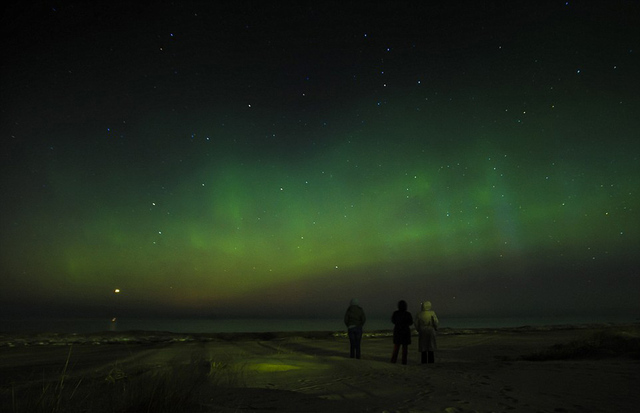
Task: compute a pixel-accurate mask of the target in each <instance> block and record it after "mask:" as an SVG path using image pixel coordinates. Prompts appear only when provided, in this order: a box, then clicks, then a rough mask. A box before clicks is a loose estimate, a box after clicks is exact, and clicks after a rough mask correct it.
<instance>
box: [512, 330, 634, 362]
mask: <svg viewBox="0 0 640 413" xmlns="http://www.w3.org/2000/svg"><path fill="white" fill-rule="evenodd" d="M612 357H628V358H632V359H634V360H640V336H639V335H638V331H637V330H635V331H634V330H627V331H613V330H603V331H598V332H596V333H594V334H592V335H591V336H589V337H587V338H585V339H582V340H573V341H570V342H568V343H560V344H555V345H553V346H551V347H549V348H548V349H545V350H542V351H539V352H535V353H532V354H529V355H525V356H522V359H523V360H529V361H549V360H581V359H603V358H612Z"/></svg>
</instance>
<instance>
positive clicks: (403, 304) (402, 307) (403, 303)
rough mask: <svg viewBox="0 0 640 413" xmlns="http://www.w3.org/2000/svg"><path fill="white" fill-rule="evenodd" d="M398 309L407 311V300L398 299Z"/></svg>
mask: <svg viewBox="0 0 640 413" xmlns="http://www.w3.org/2000/svg"><path fill="white" fill-rule="evenodd" d="M398 310H400V311H407V302H406V301H405V300H400V301H398Z"/></svg>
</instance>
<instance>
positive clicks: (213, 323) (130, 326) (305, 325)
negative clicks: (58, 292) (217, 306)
mask: <svg viewBox="0 0 640 413" xmlns="http://www.w3.org/2000/svg"><path fill="white" fill-rule="evenodd" d="M638 321H639V320H638V318H636V317H631V316H598V317H594V316H589V317H586V316H585V317H576V316H571V317H536V318H533V317H510V318H499V317H498V318H496V317H494V318H461V317H458V318H447V317H441V318H440V327H441V328H447V327H448V328H453V329H470V328H505V327H523V326H532V327H540V326H554V325H555V326H557V325H581V324H603V323H615V324H623V323H625V324H626V323H637V322H638ZM391 329H393V325H392V324H391V322H390V320H389V319H381V318H372V319H368V320H367V323H366V325H365V331H377V330H391ZM344 330H345V326H344V324H343V323H342V319H340V318H311V319H269V318H264V319H246V318H240V319H211V320H207V319H142V318H131V319H129V318H118V319H116V320H111V319H108V318H105V319H96V318H74V319H69V318H65V319H62V318H51V319H46V318H27V319H2V320H0V333H79V334H83V333H97V332H103V331H119V332H124V331H162V332H172V333H262V332H295V331H334V332H338V331H344Z"/></svg>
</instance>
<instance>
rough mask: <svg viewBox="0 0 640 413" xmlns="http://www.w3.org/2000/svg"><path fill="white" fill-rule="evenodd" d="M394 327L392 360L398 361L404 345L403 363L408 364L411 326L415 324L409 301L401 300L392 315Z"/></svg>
mask: <svg viewBox="0 0 640 413" xmlns="http://www.w3.org/2000/svg"><path fill="white" fill-rule="evenodd" d="M391 322H392V323H393V324H394V327H393V353H392V355H391V362H392V363H395V362H396V361H398V352H399V350H400V346H402V364H407V353H408V346H409V344H411V326H412V325H413V317H412V316H411V313H410V312H408V311H407V302H406V301H404V300H400V301H399V302H398V309H397V310H396V311H394V312H393V314H392V315H391Z"/></svg>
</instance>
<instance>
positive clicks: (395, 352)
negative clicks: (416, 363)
mask: <svg viewBox="0 0 640 413" xmlns="http://www.w3.org/2000/svg"><path fill="white" fill-rule="evenodd" d="M399 349H400V346H399V345H398V344H394V345H393V353H392V354H391V362H392V363H395V362H396V361H398V350H399Z"/></svg>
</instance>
